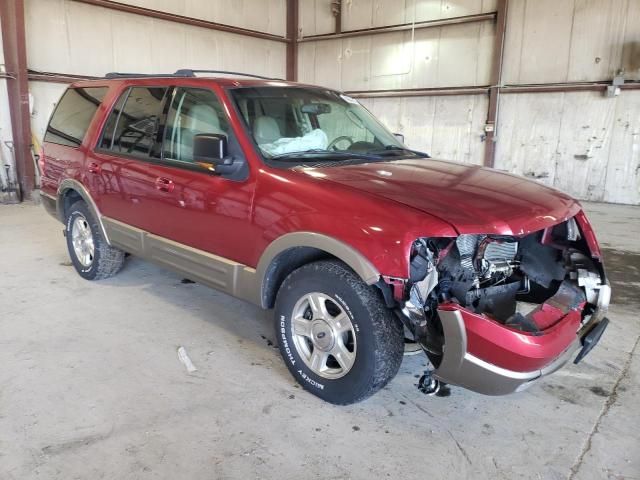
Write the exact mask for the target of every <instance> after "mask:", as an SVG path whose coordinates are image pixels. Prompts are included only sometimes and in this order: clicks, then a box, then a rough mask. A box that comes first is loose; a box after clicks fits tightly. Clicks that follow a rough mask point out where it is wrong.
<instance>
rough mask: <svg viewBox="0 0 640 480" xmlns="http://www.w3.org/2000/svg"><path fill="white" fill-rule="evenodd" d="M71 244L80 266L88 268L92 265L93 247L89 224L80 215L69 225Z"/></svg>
mask: <svg viewBox="0 0 640 480" xmlns="http://www.w3.org/2000/svg"><path fill="white" fill-rule="evenodd" d="M71 243H72V244H73V251H74V253H75V254H76V258H77V259H78V261H79V262H80V264H81V265H82V266H83V267H90V266H91V264H92V263H93V257H94V254H95V246H94V244H93V234H92V233H91V227H90V226H89V222H88V221H87V219H86V218H85V217H83V216H82V215H79V216H77V217H76V218H75V220H74V221H73V224H72V225H71Z"/></svg>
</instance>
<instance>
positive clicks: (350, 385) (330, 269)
mask: <svg viewBox="0 0 640 480" xmlns="http://www.w3.org/2000/svg"><path fill="white" fill-rule="evenodd" d="M275 311H276V337H277V339H278V344H279V347H280V353H281V354H282V356H283V358H284V360H285V364H286V365H287V368H289V371H290V372H291V374H292V375H293V376H294V377H295V378H296V380H297V381H298V382H299V383H300V384H301V385H302V386H303V387H304V388H305V389H306V390H308V391H310V392H311V393H313V394H314V395H316V396H318V397H320V398H322V399H323V400H326V401H328V402H330V403H334V404H339V405H347V404H350V403H355V402H359V401H361V400H364V399H365V398H367V397H369V396H371V395H373V394H374V393H376V392H377V391H378V390H380V389H381V388H382V387H384V386H385V385H386V384H387V383H388V382H389V381H390V380H391V379H392V378H393V377H394V376H395V375H396V373H397V372H398V369H399V368H400V363H401V362H402V357H403V352H404V336H403V330H402V325H401V324H400V322H399V320H398V319H397V318H396V317H395V315H393V313H392V312H391V311H390V310H389V309H388V308H387V307H386V306H385V305H384V302H383V300H382V298H381V295H380V293H379V292H378V291H377V290H376V289H375V287H372V286H369V285H367V284H365V283H364V282H363V281H362V280H361V279H360V278H359V277H358V276H357V275H356V274H355V273H354V272H353V271H351V270H350V269H349V268H348V267H347V266H346V265H344V264H343V263H341V262H337V261H320V262H314V263H310V264H308V265H304V266H302V267H300V268H299V269H297V270H295V271H294V272H292V273H291V274H290V275H289V276H288V277H287V278H286V279H285V281H284V282H283V284H282V286H281V288H280V290H279V292H278V297H277V299H276V308H275Z"/></svg>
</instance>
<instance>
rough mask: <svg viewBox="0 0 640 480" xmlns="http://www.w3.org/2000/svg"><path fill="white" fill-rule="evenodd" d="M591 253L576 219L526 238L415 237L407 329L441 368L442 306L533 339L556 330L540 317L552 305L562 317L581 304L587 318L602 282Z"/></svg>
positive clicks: (407, 310) (549, 320) (407, 304)
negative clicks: (481, 316)
mask: <svg viewBox="0 0 640 480" xmlns="http://www.w3.org/2000/svg"><path fill="white" fill-rule="evenodd" d="M586 252H588V248H587V246H586V243H585V242H584V240H583V239H582V238H581V235H580V231H579V229H578V226H577V224H576V221H575V220H574V219H573V218H572V219H569V220H568V221H566V222H564V223H561V224H559V225H556V226H555V227H553V228H551V229H548V230H545V231H540V232H536V233H533V234H530V235H526V236H523V237H515V236H501V235H460V236H458V237H457V238H456V239H450V238H436V239H433V238H421V239H418V240H417V241H416V242H415V243H414V246H413V251H412V257H411V272H410V281H409V286H408V288H409V299H408V300H407V301H406V302H405V304H404V308H403V309H402V312H403V314H404V315H403V316H404V318H405V324H408V326H409V329H410V330H411V331H412V332H413V334H414V336H415V338H416V340H417V341H418V342H419V343H420V344H421V345H422V346H423V348H424V349H425V350H426V351H427V353H428V354H429V356H430V357H431V358H432V361H433V360H434V359H435V360H436V362H437V359H438V357H439V356H440V355H441V354H442V345H443V340H444V339H443V337H442V327H441V325H440V323H439V320H438V315H437V308H438V305H439V304H440V303H442V302H449V301H451V302H454V303H458V304H460V305H462V306H463V307H465V308H467V309H469V310H471V311H473V312H474V313H477V314H484V315H487V316H489V317H490V318H492V319H493V320H496V321H498V322H500V323H503V324H505V325H507V326H509V327H511V328H514V329H517V330H521V331H525V332H529V333H531V334H533V335H536V334H539V333H540V332H541V331H542V330H544V329H546V328H549V327H550V326H552V324H553V323H550V322H553V318H554V317H552V316H549V315H546V314H544V315H543V314H541V313H540V312H541V310H542V309H543V307H545V308H546V311H547V312H548V310H549V308H551V307H549V305H551V306H552V308H554V309H556V310H555V311H556V312H557V315H556V317H557V318H560V317H561V316H562V315H563V314H566V313H568V312H569V311H571V310H573V309H576V308H578V307H580V306H584V307H585V308H584V310H583V318H584V317H586V316H587V315H588V314H589V313H590V312H592V311H593V309H594V308H595V305H594V303H595V302H596V301H597V298H598V290H599V288H600V287H601V286H602V285H601V278H603V277H602V275H601V271H600V270H599V269H600V266H599V264H598V265H596V264H595V262H594V261H593V260H592V259H591V258H590V257H589V256H588V255H587V254H586ZM407 320H408V321H407Z"/></svg>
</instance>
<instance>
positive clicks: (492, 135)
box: [484, 0, 509, 167]
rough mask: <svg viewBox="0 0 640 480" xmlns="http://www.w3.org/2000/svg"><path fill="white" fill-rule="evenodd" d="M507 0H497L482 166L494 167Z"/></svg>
mask: <svg viewBox="0 0 640 480" xmlns="http://www.w3.org/2000/svg"><path fill="white" fill-rule="evenodd" d="M508 6H509V0H498V13H497V16H496V34H495V37H494V41H493V59H492V61H491V86H490V87H489V108H488V112H487V121H486V123H485V148H484V164H485V166H487V167H493V166H494V165H495V158H496V140H497V135H496V133H497V132H496V129H497V127H498V125H497V120H498V103H499V101H500V84H501V83H502V61H503V57H504V39H505V33H506V30H507V9H508Z"/></svg>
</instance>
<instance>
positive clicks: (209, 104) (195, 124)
mask: <svg viewBox="0 0 640 480" xmlns="http://www.w3.org/2000/svg"><path fill="white" fill-rule="evenodd" d="M202 134H215V135H224V136H226V137H227V138H229V137H231V131H230V128H229V123H228V122H227V117H226V115H225V112H224V110H223V108H222V105H221V103H220V101H219V100H218V98H217V97H216V94H215V93H214V92H212V91H211V90H205V89H199V88H178V89H176V91H175V94H174V96H173V101H172V102H171V108H170V109H169V114H168V116H167V125H166V128H165V133H164V146H163V154H164V155H163V156H164V158H165V159H168V160H178V161H181V162H188V163H196V160H195V159H194V157H193V139H194V137H195V136H196V135H202Z"/></svg>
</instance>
